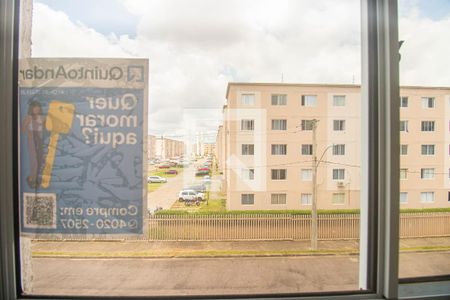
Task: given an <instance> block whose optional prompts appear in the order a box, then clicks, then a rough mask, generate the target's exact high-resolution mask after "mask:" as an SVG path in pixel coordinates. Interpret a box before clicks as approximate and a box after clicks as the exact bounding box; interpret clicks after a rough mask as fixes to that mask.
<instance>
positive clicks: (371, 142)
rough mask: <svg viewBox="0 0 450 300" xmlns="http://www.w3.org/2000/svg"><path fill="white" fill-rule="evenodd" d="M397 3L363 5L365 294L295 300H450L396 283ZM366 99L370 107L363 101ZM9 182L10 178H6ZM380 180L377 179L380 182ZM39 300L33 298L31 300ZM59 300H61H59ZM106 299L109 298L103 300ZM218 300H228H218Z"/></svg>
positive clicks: (8, 286)
mask: <svg viewBox="0 0 450 300" xmlns="http://www.w3.org/2000/svg"><path fill="white" fill-rule="evenodd" d="M397 5H398V4H397V1H390V0H361V28H362V30H361V31H362V33H361V37H362V38H361V50H362V59H361V62H362V63H361V64H362V72H361V74H362V93H361V95H362V99H364V100H365V101H362V107H361V109H362V112H363V113H364V116H366V117H367V123H364V124H362V131H363V132H365V133H367V134H366V135H363V138H362V151H361V152H362V166H361V170H362V172H361V174H363V176H362V178H361V195H362V196H363V197H362V198H364V197H366V198H367V199H366V200H365V201H362V202H361V220H362V222H361V225H360V226H361V229H360V230H361V239H360V244H361V251H360V272H359V278H360V285H361V288H362V289H367V291H363V292H358V291H352V292H345V291H344V292H338V293H315V294H312V295H311V294H309V295H300V297H296V299H314V300H325V299H328V300H338V299H340V300H342V299H351V300H356V299H385V298H388V299H389V298H392V299H395V298H398V297H401V298H402V299H413V298H417V297H421V298H422V299H426V298H429V299H431V298H434V299H435V298H436V297H440V298H442V299H443V298H444V297H445V295H450V291H449V289H448V286H449V283H450V277H444V278H437V279H434V280H440V281H435V282H431V281H430V280H433V278H429V277H423V278H422V280H424V281H428V282H417V281H418V280H420V279H421V278H419V279H415V281H416V282H415V283H412V282H410V281H409V282H408V281H407V280H405V279H401V280H400V283H401V284H399V279H398V261H399V253H398V250H399V248H398V244H399V233H398V228H399V224H398V214H399V201H398V195H399V190H398V187H399V182H398V173H399V168H398V165H399V155H398V154H399V149H398V148H399V147H398V144H399V143H398V142H396V141H398V140H399V130H398V129H399V117H398V112H399V111H398V108H399V107H398V104H397V103H396V101H395V100H393V101H391V100H392V99H398V97H399V82H398V75H399V72H398V58H399V55H398V48H399V46H398V14H397ZM19 9H20V6H19V1H14V0H3V1H0V69H1V70H2V72H3V74H4V77H3V80H1V81H0V102H1V105H2V110H0V123H1V125H0V134H1V137H2V140H3V143H4V144H5V145H9V146H10V147H8V146H7V147H2V149H1V151H0V162H1V165H2V168H0V174H1V176H0V177H1V178H2V180H1V181H0V186H1V188H0V197H1V199H3V200H4V201H0V274H1V276H0V298H3V299H27V297H24V296H23V295H21V286H20V272H19V271H20V259H19V257H20V256H19V250H18V245H19V244H18V241H19V235H18V227H17V219H16V218H15V216H17V213H18V211H17V185H16V178H17V137H16V136H15V133H16V132H17V131H16V129H17V116H16V112H17V106H16V104H15V103H14V101H11V99H16V96H17V82H16V78H17V69H18V43H19V38H18V32H19V30H18V28H19V15H20V13H19ZM369 99H370V101H369ZM11 175H12V176H11ZM380 178H382V179H383V180H381V179H380ZM33 298H34V299H39V296H33ZM58 298H61V297H58ZM68 298H69V297H68ZM104 298H107V297H104ZM221 298H226V296H222V297H221Z"/></svg>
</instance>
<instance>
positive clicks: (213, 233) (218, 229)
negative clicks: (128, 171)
mask: <svg viewBox="0 0 450 300" xmlns="http://www.w3.org/2000/svg"><path fill="white" fill-rule="evenodd" d="M310 226H311V216H310V215H289V214H270V215H269V214H238V215H155V216H151V217H150V218H149V222H148V239H149V240H164V241H233V240H309V239H310V232H311V227H310ZM427 236H450V213H446V212H444V213H434V212H433V213H403V214H401V216H400V237H402V238H414V237H427ZM318 238H319V239H320V240H337V239H358V238H359V215H358V214H330V215H319V217H318Z"/></svg>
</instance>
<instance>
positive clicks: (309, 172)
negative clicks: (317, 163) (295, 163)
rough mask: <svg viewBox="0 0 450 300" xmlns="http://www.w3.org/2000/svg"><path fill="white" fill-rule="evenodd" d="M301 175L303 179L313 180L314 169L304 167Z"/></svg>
mask: <svg viewBox="0 0 450 300" xmlns="http://www.w3.org/2000/svg"><path fill="white" fill-rule="evenodd" d="M301 177H302V180H303V181H311V180H312V169H302V170H301Z"/></svg>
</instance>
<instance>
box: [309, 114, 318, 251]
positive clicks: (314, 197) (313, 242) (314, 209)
mask: <svg viewBox="0 0 450 300" xmlns="http://www.w3.org/2000/svg"><path fill="white" fill-rule="evenodd" d="M318 122H319V120H317V119H314V120H312V134H313V136H312V155H313V160H312V185H313V186H312V195H311V196H312V197H311V198H312V199H311V201H312V203H311V204H312V206H311V249H312V250H317V223H318V221H317V123H318Z"/></svg>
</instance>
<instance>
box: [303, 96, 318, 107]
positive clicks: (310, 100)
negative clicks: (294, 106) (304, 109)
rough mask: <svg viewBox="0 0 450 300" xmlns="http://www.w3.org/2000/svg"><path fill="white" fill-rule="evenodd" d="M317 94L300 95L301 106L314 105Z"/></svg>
mask: <svg viewBox="0 0 450 300" xmlns="http://www.w3.org/2000/svg"><path fill="white" fill-rule="evenodd" d="M316 105H317V96H316V95H302V106H316Z"/></svg>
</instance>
